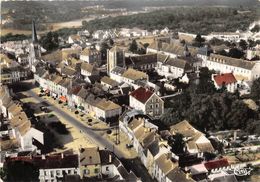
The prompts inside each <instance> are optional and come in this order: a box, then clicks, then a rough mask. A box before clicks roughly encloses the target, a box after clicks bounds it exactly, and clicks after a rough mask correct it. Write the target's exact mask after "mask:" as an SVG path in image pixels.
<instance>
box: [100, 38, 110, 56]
mask: <svg viewBox="0 0 260 182" xmlns="http://www.w3.org/2000/svg"><path fill="white" fill-rule="evenodd" d="M100 47H101V48H100V52H101V59H102V60H106V59H107V49H109V48H110V47H109V45H108V44H107V42H102V43H101V46H100Z"/></svg>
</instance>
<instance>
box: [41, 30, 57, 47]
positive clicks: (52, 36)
mask: <svg viewBox="0 0 260 182" xmlns="http://www.w3.org/2000/svg"><path fill="white" fill-rule="evenodd" d="M40 44H41V46H42V47H43V48H44V49H46V50H47V51H53V50H55V49H57V48H58V47H59V35H58V34H57V33H56V32H48V33H47V35H44V36H42V37H41V39H40Z"/></svg>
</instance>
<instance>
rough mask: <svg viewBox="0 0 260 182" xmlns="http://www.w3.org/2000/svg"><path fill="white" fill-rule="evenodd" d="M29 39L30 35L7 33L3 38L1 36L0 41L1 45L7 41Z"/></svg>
mask: <svg viewBox="0 0 260 182" xmlns="http://www.w3.org/2000/svg"><path fill="white" fill-rule="evenodd" d="M29 37H30V35H24V34H12V33H8V34H6V35H4V36H1V37H0V40H1V43H3V42H7V41H19V40H25V39H29Z"/></svg>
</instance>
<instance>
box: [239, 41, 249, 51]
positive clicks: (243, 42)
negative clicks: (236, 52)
mask: <svg viewBox="0 0 260 182" xmlns="http://www.w3.org/2000/svg"><path fill="white" fill-rule="evenodd" d="M247 46H248V44H247V42H246V41H245V40H244V39H241V40H240V41H239V47H241V49H243V50H246V49H247Z"/></svg>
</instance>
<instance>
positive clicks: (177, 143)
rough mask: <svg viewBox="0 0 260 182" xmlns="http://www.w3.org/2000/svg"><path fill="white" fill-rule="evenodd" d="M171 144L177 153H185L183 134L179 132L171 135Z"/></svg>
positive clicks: (173, 150)
mask: <svg viewBox="0 0 260 182" xmlns="http://www.w3.org/2000/svg"><path fill="white" fill-rule="evenodd" d="M168 142H169V144H170V146H171V147H172V152H173V153H175V154H177V155H178V154H181V153H184V148H185V142H184V140H183V135H182V134H179V133H177V134H176V135H173V136H171V138H170V139H169V141H168Z"/></svg>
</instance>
